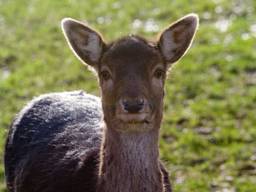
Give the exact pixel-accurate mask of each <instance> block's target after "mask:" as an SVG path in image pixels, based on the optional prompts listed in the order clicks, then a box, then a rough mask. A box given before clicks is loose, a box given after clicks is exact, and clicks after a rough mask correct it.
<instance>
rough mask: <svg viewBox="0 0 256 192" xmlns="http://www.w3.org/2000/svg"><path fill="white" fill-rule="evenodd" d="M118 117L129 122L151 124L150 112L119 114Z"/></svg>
mask: <svg viewBox="0 0 256 192" xmlns="http://www.w3.org/2000/svg"><path fill="white" fill-rule="evenodd" d="M117 118H118V119H120V120H121V121H122V122H124V123H127V124H144V123H146V124H149V123H150V118H149V113H135V114H127V113H125V114H117Z"/></svg>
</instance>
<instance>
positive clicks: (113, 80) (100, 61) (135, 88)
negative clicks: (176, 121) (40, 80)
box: [62, 14, 198, 132]
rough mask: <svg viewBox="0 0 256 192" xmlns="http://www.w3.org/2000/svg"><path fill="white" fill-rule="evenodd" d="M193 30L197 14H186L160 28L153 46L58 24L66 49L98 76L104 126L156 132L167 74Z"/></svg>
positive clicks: (76, 25) (69, 21) (78, 25)
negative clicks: (105, 37) (167, 25)
mask: <svg viewBox="0 0 256 192" xmlns="http://www.w3.org/2000/svg"><path fill="white" fill-rule="evenodd" d="M197 26H198V17H197V15H195V14H189V15H187V16H185V17H183V18H181V19H180V20H178V21H176V22H175V23H173V24H171V25H170V26H169V27H167V28H166V29H165V30H163V32H161V33H160V34H159V38H158V39H157V40H156V41H155V42H149V41H147V40H145V39H143V38H141V37H138V36H133V35H131V36H127V37H124V38H121V39H119V40H117V41H114V42H113V43H110V44H107V43H106V42H104V40H103V38H102V36H101V35H100V34H99V33H98V32H96V31H95V30H93V29H92V28H91V27H89V26H87V25H85V24H83V23H81V22H79V21H76V20H74V19H70V18H65V19H63V20H62V30H63V32H64V35H65V37H66V40H67V42H68V44H69V46H70V48H71V50H72V51H73V52H74V53H75V55H76V56H77V57H78V58H79V59H80V60H81V61H82V62H83V63H85V64H87V65H89V66H90V67H92V68H93V69H94V70H95V71H96V73H97V75H98V78H99V84H100V88H101V96H102V107H103V112H104V120H105V122H106V124H107V127H108V128H111V129H115V130H116V131H121V132H141V131H148V130H152V129H156V128H157V129H159V127H160V123H161V119H162V107H163V97H164V84H165V79H166V73H167V70H168V69H169V68H170V67H171V66H172V64H173V63H175V62H176V61H178V60H179V59H180V58H181V57H182V56H183V55H184V54H185V53H186V51H187V50H188V48H189V47H190V45H191V42H192V40H193V38H194V34H195V32H196V30H197Z"/></svg>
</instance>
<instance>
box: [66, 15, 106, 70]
mask: <svg viewBox="0 0 256 192" xmlns="http://www.w3.org/2000/svg"><path fill="white" fill-rule="evenodd" d="M61 28H62V31H63V33H64V36H65V37H66V40H67V42H68V44H69V46H70V48H71V49H72V51H73V52H74V53H75V55H76V56H77V57H78V58H79V59H80V60H81V61H82V62H84V63H87V64H88V65H90V66H92V67H93V68H95V69H96V70H97V64H98V63H99V60H100V58H101V56H102V54H103V49H104V46H105V43H104V42H103V40H102V37H101V36H100V35H99V33H97V32H96V31H95V30H93V29H92V28H90V27H89V26H86V25H85V24H83V23H81V22H79V21H76V20H74V19H71V18H65V19H63V20H62V21H61Z"/></svg>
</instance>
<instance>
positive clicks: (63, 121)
mask: <svg viewBox="0 0 256 192" xmlns="http://www.w3.org/2000/svg"><path fill="white" fill-rule="evenodd" d="M198 20H199V19H198V16H197V15H196V14H194V13H191V14H188V15H186V16H184V17H182V18H181V19H179V20H177V21H176V22H174V23H172V24H171V25H170V26H168V27H167V28H166V29H164V30H163V31H162V32H161V33H160V34H159V36H158V38H157V39H156V40H154V41H149V40H146V39H144V38H142V37H140V36H138V35H128V36H125V37H122V38H120V39H117V40H116V41H113V42H111V43H106V42H105V40H104V39H103V37H102V35H101V34H100V33H98V32H97V31H95V30H94V29H93V28H91V27H90V26H88V25H87V24H84V23H82V22H80V21H77V20H75V19H71V18H64V19H63V20H62V22H61V27H62V31H63V33H64V36H65V39H66V40H67V43H68V45H69V47H70V48H71V50H72V51H73V53H74V54H75V55H76V57H77V58H78V59H79V60H81V61H82V63H84V64H85V65H87V66H88V67H90V68H91V69H92V70H93V71H94V72H95V74H96V75H97V78H98V83H99V87H100V95H101V96H100V98H99V97H97V96H94V95H91V94H88V93H86V92H84V91H79V90H78V91H68V92H57V93H48V94H44V95H41V96H38V97H36V98H34V99H33V100H32V101H30V102H29V103H28V104H27V105H26V106H25V107H24V108H23V109H22V110H21V111H20V112H19V113H18V114H17V115H16V116H15V118H14V120H13V121H12V124H11V126H10V130H9V133H8V136H7V141H6V145H5V154H4V167H5V177H6V184H7V189H8V191H9V192H56V191H61V192H171V191H172V187H171V184H170V181H169V174H168V171H167V169H166V168H165V166H164V164H163V163H162V162H161V161H160V157H159V146H158V142H159V131H160V127H161V123H162V116H163V99H164V94H165V91H164V86H165V80H166V77H167V72H168V70H170V69H171V68H172V66H173V64H174V63H176V62H177V61H178V60H179V59H180V58H181V57H182V56H183V55H184V54H185V53H186V51H187V50H188V49H189V47H190V46H191V43H192V41H193V38H194V36H195V33H196V31H197V29H198Z"/></svg>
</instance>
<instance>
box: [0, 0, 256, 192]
mask: <svg viewBox="0 0 256 192" xmlns="http://www.w3.org/2000/svg"><path fill="white" fill-rule="evenodd" d="M190 12H195V13H198V14H199V17H200V29H199V31H198V33H197V35H196V39H195V42H194V43H193V46H192V48H191V50H190V51H189V52H188V54H187V55H186V56H185V57H184V58H183V59H182V60H181V61H180V62H179V63H178V64H176V65H175V67H174V68H173V70H172V71H171V73H170V75H169V79H168V81H167V83H166V94H167V95H166V99H165V116H164V121H163V126H162V132H161V135H162V140H161V141H160V148H161V157H162V159H164V161H165V162H166V165H167V167H168V169H169V171H170V172H171V182H172V183H173V186H174V191H175V192H191V191H192V192H193V191H195V192H196V191H200V192H207V191H211V192H222V191H223V192H254V191H256V65H255V60H256V51H255V49H256V44H255V38H256V23H255V21H256V2H255V1H253V0H244V1H240V0H232V1H228V0H213V1H210V0H208V1H200V0H179V1H177V0H176V1H172V2H171V1H168V0H161V1H156V0H152V1H146V0H129V1H114V0H105V1H100V0H88V1H78V0H62V1H57V0H44V1H39V0H8V1H6V0H0V37H1V38H0V155H1V156H3V148H4V142H5V138H6V134H7V131H8V126H9V124H10V122H11V119H12V118H13V116H14V115H15V113H17V112H18V111H19V110H20V109H21V108H22V106H23V105H24V104H25V103H26V102H28V101H29V100H31V98H33V97H34V96H37V95H39V94H42V93H47V92H54V91H64V90H74V89H84V90H86V91H87V92H89V93H92V94H95V95H99V91H98V86H97V81H96V78H95V77H94V76H93V75H92V74H91V73H90V72H89V71H88V70H87V69H86V68H85V67H84V66H83V65H81V64H80V63H79V61H78V60H77V59H76V58H75V57H74V56H73V55H72V53H71V51H70V50H69V48H68V46H67V44H66V42H65V41H64V38H63V35H62V33H61V30H60V27H59V23H60V20H61V19H62V18H63V17H73V18H76V19H79V20H86V21H87V22H88V23H90V24H91V25H92V26H93V27H95V28H97V29H98V30H99V31H100V32H102V34H104V36H105V37H106V39H107V40H112V39H115V38H117V37H120V36H123V35H127V34H128V33H136V34H140V35H144V36H146V37H148V38H152V37H154V36H155V35H156V34H157V31H159V30H161V29H162V28H164V27H165V26H166V25H168V24H170V23H171V22H172V21H174V20H176V19H178V18H179V17H181V16H183V15H185V14H187V13H190ZM0 163H1V166H0V191H3V192H4V191H5V190H6V189H5V184H4V171H3V161H2V160H1V161H0Z"/></svg>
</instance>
